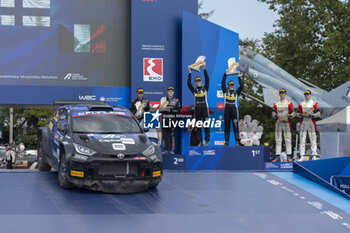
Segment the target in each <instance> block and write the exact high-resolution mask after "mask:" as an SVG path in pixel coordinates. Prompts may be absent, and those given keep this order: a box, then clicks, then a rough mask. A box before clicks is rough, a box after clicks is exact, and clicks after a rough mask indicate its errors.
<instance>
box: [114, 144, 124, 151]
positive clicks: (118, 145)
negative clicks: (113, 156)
mask: <svg viewBox="0 0 350 233" xmlns="http://www.w3.org/2000/svg"><path fill="white" fill-rule="evenodd" d="M112 147H113V150H126V147H125V145H124V144H123V143H113V144H112Z"/></svg>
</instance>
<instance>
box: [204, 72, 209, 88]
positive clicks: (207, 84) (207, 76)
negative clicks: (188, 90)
mask: <svg viewBox="0 0 350 233" xmlns="http://www.w3.org/2000/svg"><path fill="white" fill-rule="evenodd" d="M204 78H205V84H204V89H205V90H206V91H209V75H208V72H207V70H206V69H205V70H204Z"/></svg>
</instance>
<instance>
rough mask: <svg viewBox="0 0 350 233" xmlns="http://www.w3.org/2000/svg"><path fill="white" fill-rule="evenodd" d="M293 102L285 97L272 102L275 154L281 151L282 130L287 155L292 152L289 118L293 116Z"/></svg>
mask: <svg viewBox="0 0 350 233" xmlns="http://www.w3.org/2000/svg"><path fill="white" fill-rule="evenodd" d="M293 108H294V106H293V103H292V102H290V101H289V100H287V99H284V100H279V101H277V102H275V103H274V104H273V110H274V111H273V113H272V116H273V117H274V118H275V119H276V121H275V141H276V155H280V154H281V152H282V132H283V134H284V141H285V143H286V150H287V155H291V154H292V133H291V122H290V119H291V118H293V117H294V116H295V113H294V111H293Z"/></svg>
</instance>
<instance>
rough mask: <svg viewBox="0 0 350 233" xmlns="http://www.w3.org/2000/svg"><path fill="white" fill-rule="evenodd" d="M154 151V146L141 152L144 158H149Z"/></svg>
mask: <svg viewBox="0 0 350 233" xmlns="http://www.w3.org/2000/svg"><path fill="white" fill-rule="evenodd" d="M155 151H156V149H155V148H154V146H153V145H150V146H149V147H148V148H147V149H146V150H144V151H143V152H142V154H143V155H144V156H150V155H153V154H154V152H155Z"/></svg>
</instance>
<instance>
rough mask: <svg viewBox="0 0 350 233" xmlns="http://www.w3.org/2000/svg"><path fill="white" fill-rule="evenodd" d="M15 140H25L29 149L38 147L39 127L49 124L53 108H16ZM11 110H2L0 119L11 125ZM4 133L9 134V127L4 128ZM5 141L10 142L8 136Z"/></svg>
mask: <svg viewBox="0 0 350 233" xmlns="http://www.w3.org/2000/svg"><path fill="white" fill-rule="evenodd" d="M13 116H14V117H13V118H14V130H13V134H14V141H15V142H17V143H18V142H23V143H24V145H25V146H26V148H27V149H35V148H36V136H37V130H38V128H39V127H43V126H45V125H47V121H48V120H49V119H50V117H51V116H52V109H44V108H30V109H24V108H14V112H13ZM9 118H10V110H9V109H8V108H4V109H1V110H0V121H1V122H4V123H6V124H7V125H8V126H9V121H10V120H9ZM4 131H5V132H4V135H8V134H9V133H8V131H9V127H6V128H5V130H4ZM4 142H8V139H7V138H6V139H5V140H4Z"/></svg>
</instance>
